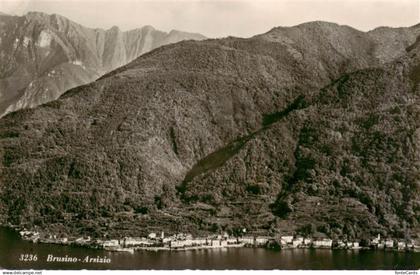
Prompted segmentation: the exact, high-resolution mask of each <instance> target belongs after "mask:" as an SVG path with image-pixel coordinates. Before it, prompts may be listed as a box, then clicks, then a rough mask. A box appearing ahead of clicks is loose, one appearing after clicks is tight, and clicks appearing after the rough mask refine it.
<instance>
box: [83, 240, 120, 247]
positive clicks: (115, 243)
mask: <svg viewBox="0 0 420 275" xmlns="http://www.w3.org/2000/svg"><path fill="white" fill-rule="evenodd" d="M76 241H77V240H76ZM102 246H103V248H105V249H106V248H117V247H119V246H120V243H119V241H118V240H107V241H104V242H103V243H102Z"/></svg>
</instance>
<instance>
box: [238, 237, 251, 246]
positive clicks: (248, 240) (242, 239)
mask: <svg viewBox="0 0 420 275" xmlns="http://www.w3.org/2000/svg"><path fill="white" fill-rule="evenodd" d="M238 241H239V242H240V243H244V244H248V245H254V237H252V236H243V237H240V238H238Z"/></svg>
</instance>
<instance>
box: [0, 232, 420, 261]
mask: <svg viewBox="0 0 420 275" xmlns="http://www.w3.org/2000/svg"><path fill="white" fill-rule="evenodd" d="M21 254H36V255H37V256H38V261H36V262H22V261H19V257H20V255H21ZM49 254H53V255H54V256H57V257H65V256H66V255H67V256H69V257H77V258H81V259H84V258H85V257H86V256H89V257H96V256H100V257H109V258H111V263H110V264H98V263H52V262H46V258H47V256H48V255H49ZM0 267H2V268H9V269H15V268H18V269H19V268H20V269H28V268H35V269H419V268H420V253H414V252H409V253H405V252H396V251H382V250H379V251H370V250H360V251H358V250H329V249H317V250H314V249H289V250H282V251H271V250H267V249H262V248H229V249H227V248H225V249H207V250H189V251H175V252H169V251H159V252H152V251H139V252H136V253H134V254H129V253H113V252H107V251H102V250H94V249H87V248H80V247H72V246H61V245H51V244H33V243H30V242H26V241H22V240H21V239H20V238H19V235H18V234H17V233H15V232H13V231H11V230H9V229H4V228H0Z"/></svg>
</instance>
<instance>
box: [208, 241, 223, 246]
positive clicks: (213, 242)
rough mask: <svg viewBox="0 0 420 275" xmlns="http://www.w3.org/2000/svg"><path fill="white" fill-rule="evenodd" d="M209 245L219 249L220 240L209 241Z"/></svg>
mask: <svg viewBox="0 0 420 275" xmlns="http://www.w3.org/2000/svg"><path fill="white" fill-rule="evenodd" d="M210 245H211V246H212V247H220V246H221V245H220V240H211V242H210Z"/></svg>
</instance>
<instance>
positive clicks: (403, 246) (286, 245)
mask: <svg viewBox="0 0 420 275" xmlns="http://www.w3.org/2000/svg"><path fill="white" fill-rule="evenodd" d="M5 228H9V229H11V230H13V231H15V232H17V233H18V234H19V236H20V239H21V240H23V241H29V242H32V243H42V244H55V245H63V246H64V245H66V246H76V247H86V248H90V249H98V250H105V251H110V252H125V253H134V252H136V251H155V252H158V251H171V252H175V251H191V250H204V249H227V248H243V247H246V248H265V249H269V250H288V249H322V250H326V249H329V250H351V251H357V250H383V251H396V252H414V253H418V252H420V245H418V244H417V243H414V241H410V242H401V241H398V240H395V239H394V240H391V239H387V240H385V241H381V240H380V238H379V240H378V238H376V239H373V243H371V244H370V245H369V246H361V245H359V242H347V241H341V240H338V241H337V240H334V241H333V240H331V239H328V238H324V239H321V240H317V239H312V238H302V237H292V236H286V237H281V238H280V240H278V239H275V238H274V237H261V236H247V237H243V238H241V237H235V238H233V237H230V238H229V239H228V237H224V238H221V237H220V235H218V236H217V237H216V236H214V235H210V236H208V237H201V238H195V239H194V238H192V237H191V235H189V238H188V239H186V238H185V236H184V239H177V238H176V236H177V235H174V236H172V239H171V238H168V239H169V241H168V240H166V242H165V238H156V236H154V237H153V238H151V239H148V238H144V237H143V238H135V237H124V238H123V239H119V240H117V239H114V240H100V239H91V238H90V237H87V238H85V237H79V238H76V237H69V238H67V237H63V238H57V237H56V236H55V235H53V236H51V235H48V236H45V234H44V235H43V236H41V233H39V232H33V231H28V230H19V228H17V227H11V226H5ZM181 234H182V233H181ZM184 235H185V234H184ZM187 236H188V235H187ZM283 238H284V239H283ZM286 238H287V239H286ZM252 240H253V241H252ZM135 241H137V244H136V242H135ZM228 241H230V242H228ZM174 245H175V246H174Z"/></svg>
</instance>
